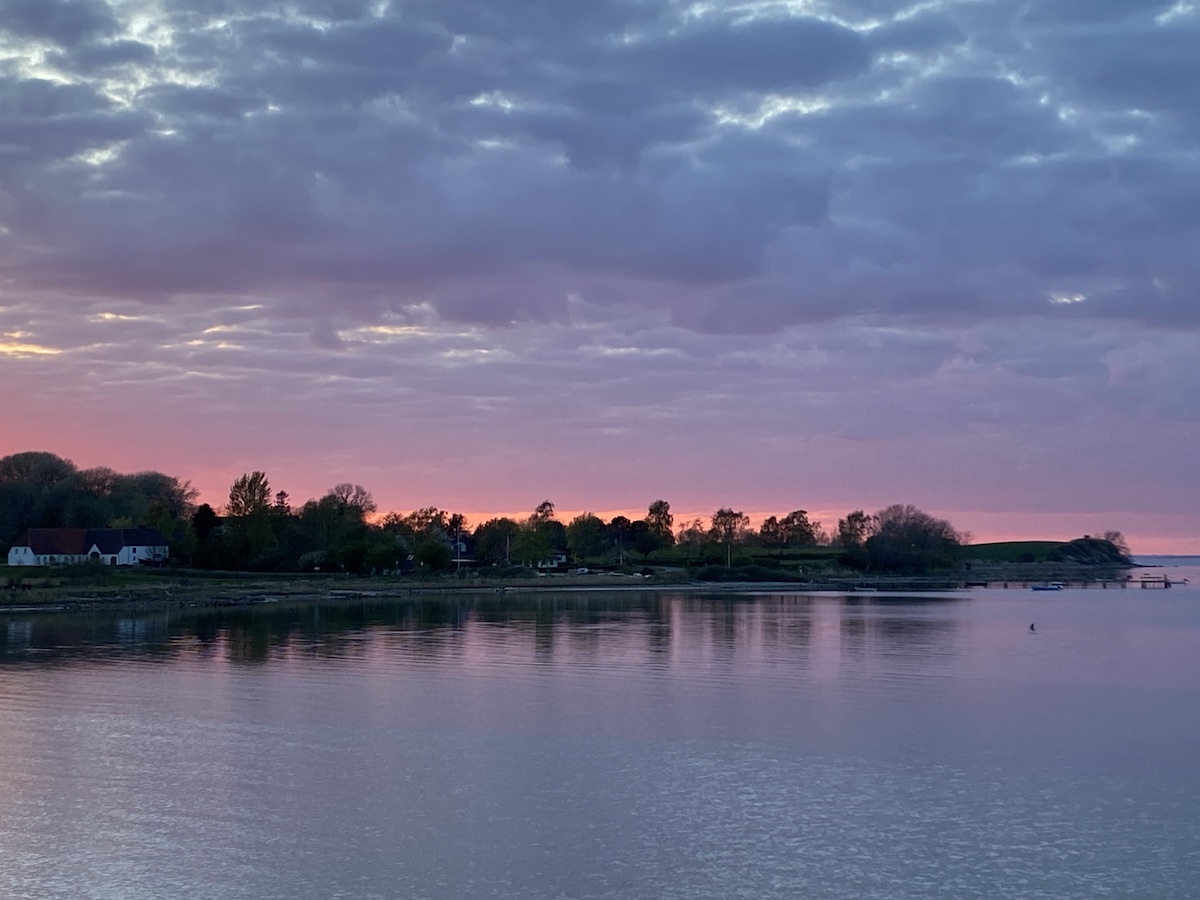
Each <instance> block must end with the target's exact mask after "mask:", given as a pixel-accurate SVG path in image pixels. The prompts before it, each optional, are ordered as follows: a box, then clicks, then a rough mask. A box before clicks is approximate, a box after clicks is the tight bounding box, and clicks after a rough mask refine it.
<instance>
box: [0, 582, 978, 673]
mask: <svg viewBox="0 0 1200 900" xmlns="http://www.w3.org/2000/svg"><path fill="white" fill-rule="evenodd" d="M960 602H962V599H961V598H948V597H939V598H930V599H922V598H906V599H905V600H903V601H902V602H900V601H897V600H896V599H894V598H889V597H878V598H875V597H872V598H863V597H856V596H846V597H828V596H826V597H815V596H812V595H804V594H768V595H758V596H748V595H721V594H705V595H695V594H684V593H678V592H674V593H673V592H669V591H664V592H661V593H650V592H645V593H636V594H634V593H614V594H602V593H580V594H572V593H563V594H505V595H501V596H493V595H484V596H478V595H476V596H469V595H463V596H451V597H426V598H414V599H404V600H387V601H366V602H364V601H362V600H352V601H347V600H339V601H336V602H324V603H312V604H305V605H299V604H278V603H276V604H264V605H260V606H254V607H237V608H206V609H195V610H184V611H180V610H171V611H155V612H148V613H142V614H130V613H114V614H105V613H102V612H88V613H79V614H71V613H53V614H43V615H38V614H32V613H24V614H17V615H10V616H7V617H0V623H2V625H3V627H0V665H3V664H10V665H11V664H14V663H22V662H24V663H27V662H29V661H32V660H37V661H38V662H39V663H41V664H46V663H49V662H52V661H54V662H59V663H63V662H70V661H71V660H73V659H84V658H93V659H94V658H129V657H137V658H142V659H151V660H163V661H166V660H171V659H177V658H193V659H197V660H204V659H220V660H222V661H225V662H228V663H234V664H239V665H261V664H264V663H267V662H269V661H271V660H272V659H287V658H315V659H322V658H324V659H343V660H363V659H372V658H379V657H381V656H383V657H390V658H392V659H393V660H394V661H399V662H407V663H409V664H414V665H419V664H421V662H422V660H425V661H427V662H430V663H432V662H452V661H458V662H459V663H461V664H465V665H480V664H485V665H486V664H491V665H499V664H502V663H504V662H509V663H513V662H519V663H521V664H528V665H535V666H544V667H553V666H560V667H569V666H578V665H588V664H589V663H592V664H594V663H596V662H597V661H599V660H604V661H605V663H606V664H609V665H612V664H617V665H626V666H645V667H651V668H653V667H674V668H679V667H687V668H690V669H693V670H696V671H701V672H704V671H707V672H726V673H730V672H742V673H745V672H754V671H765V670H774V669H779V668H787V669H791V670H797V669H799V670H803V669H808V668H813V667H814V666H827V665H829V664H830V660H831V658H832V659H833V660H834V665H835V666H836V664H837V662H836V661H837V660H838V659H842V658H843V657H846V658H852V657H865V656H872V655H879V654H882V655H884V656H887V655H896V656H904V657H912V656H913V654H914V653H916V654H918V655H928V656H930V657H940V656H944V655H946V654H953V653H955V652H956V651H955V647H954V645H955V640H956V632H957V629H958V627H959V620H958V619H957V618H956V617H954V616H951V615H948V614H946V613H945V610H946V609H947V607H948V606H953V605H954V604H956V603H960Z"/></svg>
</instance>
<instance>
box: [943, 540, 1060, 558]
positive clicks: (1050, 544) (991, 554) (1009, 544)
mask: <svg viewBox="0 0 1200 900" xmlns="http://www.w3.org/2000/svg"><path fill="white" fill-rule="evenodd" d="M1062 545H1063V541H1000V542H997V543H992V544H968V545H967V546H966V547H963V548H962V550H961V551H960V552H959V557H960V558H961V559H963V560H970V561H972V562H1005V563H1022V562H1024V563H1031V562H1046V561H1047V559H1048V558H1049V555H1050V552H1051V551H1052V550H1054V548H1056V547H1061V546H1062Z"/></svg>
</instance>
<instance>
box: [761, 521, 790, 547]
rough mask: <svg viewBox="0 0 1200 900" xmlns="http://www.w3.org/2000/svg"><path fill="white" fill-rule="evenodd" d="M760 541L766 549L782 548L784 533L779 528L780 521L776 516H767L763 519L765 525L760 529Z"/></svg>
mask: <svg viewBox="0 0 1200 900" xmlns="http://www.w3.org/2000/svg"><path fill="white" fill-rule="evenodd" d="M758 539H759V540H760V541H762V545H763V546H764V547H767V548H774V547H782V546H783V545H784V539H783V531H782V529H781V528H780V527H779V520H778V519H777V518H775V517H774V516H767V517H766V518H765V519H763V523H762V525H761V526H759V529H758Z"/></svg>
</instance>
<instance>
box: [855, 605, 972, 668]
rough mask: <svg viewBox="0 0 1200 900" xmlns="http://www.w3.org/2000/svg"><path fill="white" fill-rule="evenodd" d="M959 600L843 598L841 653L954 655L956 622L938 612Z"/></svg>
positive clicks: (908, 655)
mask: <svg viewBox="0 0 1200 900" xmlns="http://www.w3.org/2000/svg"><path fill="white" fill-rule="evenodd" d="M961 602H963V601H962V600H961V598H958V597H951V596H947V597H937V598H934V597H912V598H909V597H901V598H896V597H857V596H855V597H849V596H848V597H844V598H842V604H841V618H840V622H839V628H838V631H839V638H840V642H841V646H842V649H843V650H844V651H846V652H850V653H855V654H859V655H865V654H879V655H881V656H890V657H897V658H899V657H903V658H906V659H911V658H912V657H913V656H914V655H918V656H920V655H926V656H944V655H946V654H947V653H951V652H953V649H954V643H955V637H956V635H957V633H958V622H957V620H955V619H953V618H951V617H949V616H941V615H938V614H937V613H938V610H939V608H945V607H946V605H947V604H954V603H961Z"/></svg>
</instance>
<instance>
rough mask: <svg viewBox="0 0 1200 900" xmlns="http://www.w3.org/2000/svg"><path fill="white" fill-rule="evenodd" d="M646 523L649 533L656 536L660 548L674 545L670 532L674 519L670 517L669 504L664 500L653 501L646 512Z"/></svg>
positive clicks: (673, 534) (673, 538)
mask: <svg viewBox="0 0 1200 900" xmlns="http://www.w3.org/2000/svg"><path fill="white" fill-rule="evenodd" d="M646 523H647V524H648V525H649V526H650V531H651V532H652V533H654V534H655V535H657V537H658V540H659V546H660V547H670V546H671V545H673V544H674V543H675V533H674V532H673V531H672V530H671V528H672V526H673V525H674V524H675V517H674V516H673V515H671V504H670V503H668V502H667V501H666V500H655V501H654V502H653V503H651V504H650V508H649V509H648V510H647V511H646Z"/></svg>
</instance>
